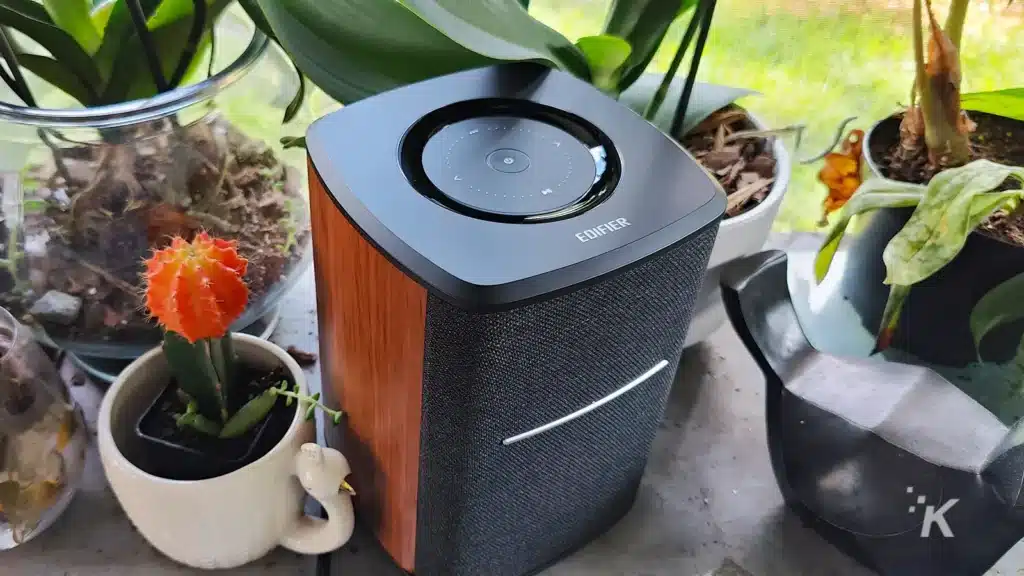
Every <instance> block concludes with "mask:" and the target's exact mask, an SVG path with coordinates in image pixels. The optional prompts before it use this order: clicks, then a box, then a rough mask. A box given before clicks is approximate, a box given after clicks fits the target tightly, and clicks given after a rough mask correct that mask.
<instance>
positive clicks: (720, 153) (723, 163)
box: [701, 146, 740, 172]
mask: <svg viewBox="0 0 1024 576" xmlns="http://www.w3.org/2000/svg"><path fill="white" fill-rule="evenodd" d="M739 159H740V149H739V148H738V147H736V146H729V147H726V148H722V149H721V150H712V151H710V152H708V153H707V154H706V155H704V157H703V158H702V159H701V160H703V162H704V165H705V166H707V167H708V168H709V169H710V170H713V171H716V172H717V171H719V170H725V169H726V168H730V167H732V165H733V164H735V163H736V162H738V161H739Z"/></svg>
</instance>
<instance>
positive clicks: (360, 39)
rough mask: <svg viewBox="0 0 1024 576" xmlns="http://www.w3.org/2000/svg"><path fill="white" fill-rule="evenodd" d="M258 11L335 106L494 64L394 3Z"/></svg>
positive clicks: (292, 2)
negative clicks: (333, 101) (406, 85)
mask: <svg viewBox="0 0 1024 576" xmlns="http://www.w3.org/2000/svg"><path fill="white" fill-rule="evenodd" d="M259 6H260V8H262V10H263V14H264V16H266V20H267V22H268V23H269V24H270V26H272V27H273V31H274V34H275V35H276V37H277V39H278V41H279V42H280V43H281V46H283V47H284V49H285V50H286V51H287V52H288V53H289V55H291V57H292V60H293V61H294V62H295V64H296V65H297V66H298V68H299V70H301V71H302V73H303V74H305V75H306V77H307V78H308V79H309V80H310V81H312V82H313V83H314V84H316V85H317V86H318V87H320V88H321V89H322V90H323V91H324V92H326V93H327V95H328V96H330V97H332V98H334V99H335V100H337V101H338V102H340V103H342V104H349V103H351V102H354V101H356V100H360V99H362V98H366V97H367V96H372V95H374V94H378V93H380V92H384V91H386V90H390V89H392V88H397V87H399V86H403V85H405V84H410V83H413V82H418V81H421V80H426V79H428V78H433V77H436V76H441V75H444V74H449V73H453V72H458V71H461V70H466V69H470V68H476V67H480V66H486V65H488V64H493V63H494V62H495V61H494V59H492V58H488V57H486V56H484V55H482V54H478V53H476V52H474V51H472V50H470V49H468V48H466V47H464V46H462V45H461V44H459V43H458V42H456V41H455V40H452V39H451V38H449V37H448V36H446V35H445V34H444V33H442V32H441V31H439V30H438V29H436V28H435V27H433V26H431V25H430V24H429V23H428V22H426V21H425V20H424V19H423V18H420V17H419V16H418V15H417V13H416V12H414V11H412V9H410V8H408V7H406V6H405V5H404V4H402V3H401V2H398V1H396V0H383V1H382V0H333V1H331V2H324V1H322V0H259ZM517 9H519V10H520V11H521V10H522V8H517Z"/></svg>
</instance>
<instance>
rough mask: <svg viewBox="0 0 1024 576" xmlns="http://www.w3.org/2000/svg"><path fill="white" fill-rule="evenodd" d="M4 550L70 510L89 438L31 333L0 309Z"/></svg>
mask: <svg viewBox="0 0 1024 576" xmlns="http://www.w3.org/2000/svg"><path fill="white" fill-rule="evenodd" d="M0 354H2V355H0V550H6V549H9V548H13V547H15V546H17V545H19V544H22V543H24V542H27V541H29V540H31V539H32V538H33V537H35V536H36V535H37V534H39V533H40V532H42V531H43V530H45V529H46V528H47V527H48V526H49V525H50V524H52V523H53V521H54V520H56V519H57V517H58V516H60V514H61V512H63V511H64V509H65V508H66V507H67V505H68V503H70V501H71V498H72V496H73V495H74V493H75V490H76V489H77V488H78V484H79V482H80V480H81V477H82V471H83V469H84V467H85V458H86V448H87V444H88V432H87V430H86V427H85V421H84V418H83V417H82V411H81V410H80V409H79V408H77V407H76V405H75V403H74V401H73V400H72V399H71V396H70V394H69V392H68V389H67V387H66V386H65V385H64V382H63V381H62V380H61V378H60V375H59V374H58V372H57V368H56V367H55V366H54V364H53V362H52V361H51V360H50V358H49V357H48V356H47V355H46V353H45V352H43V349H42V348H41V347H40V346H39V343H38V342H36V340H35V339H34V338H33V335H32V333H31V331H30V330H28V329H27V328H26V327H25V326H23V325H21V324H20V323H19V322H18V321H17V320H16V319H15V318H14V317H13V316H11V314H10V313H9V312H8V311H7V310H3V309H0Z"/></svg>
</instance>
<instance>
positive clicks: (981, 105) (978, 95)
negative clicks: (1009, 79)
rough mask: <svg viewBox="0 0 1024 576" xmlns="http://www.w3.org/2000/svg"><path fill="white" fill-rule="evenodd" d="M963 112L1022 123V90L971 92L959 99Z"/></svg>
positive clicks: (1023, 92) (1023, 98)
mask: <svg viewBox="0 0 1024 576" xmlns="http://www.w3.org/2000/svg"><path fill="white" fill-rule="evenodd" d="M960 105H961V106H962V107H963V109H964V110H974V111H977V112H985V113H988V114H994V115H996V116H1002V117H1003V118H1012V119H1014V120H1021V121H1024V88H1010V89H1007V90H994V91H992V92H971V93H968V94H964V95H963V96H961V97H960Z"/></svg>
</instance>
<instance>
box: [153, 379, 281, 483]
mask: <svg viewBox="0 0 1024 576" xmlns="http://www.w3.org/2000/svg"><path fill="white" fill-rule="evenodd" d="M172 394H174V390H173V389H172V388H171V387H170V386H167V387H165V388H164V390H163V392H161V393H160V395H159V396H157V397H156V399H154V400H153V403H152V404H150V406H149V408H147V409H146V411H145V412H144V413H143V414H142V416H141V417H140V418H139V419H138V422H137V423H136V425H135V435H136V437H138V439H139V440H140V442H141V443H142V449H141V450H139V455H140V458H141V461H140V462H137V463H136V464H137V465H138V466H139V467H140V468H142V469H143V470H145V471H146V472H148V473H150V474H152V475H154V476H159V477H160V478H166V479H168V480H206V479H209V478H215V477H217V476H222V475H224V474H228V473H231V472H234V471H235V470H238V469H240V468H243V467H245V466H247V465H249V464H252V463H253V462H255V461H256V460H259V459H260V458H262V457H263V456H264V455H265V454H266V453H267V452H270V450H271V449H273V447H274V446H275V445H276V444H277V443H278V442H280V440H281V438H283V437H284V434H285V432H287V430H288V427H289V426H290V425H291V422H292V419H293V418H294V416H295V408H294V405H293V407H291V408H288V409H282V407H283V405H284V403H283V402H278V403H277V404H279V405H280V406H275V407H274V409H273V410H271V411H270V413H269V414H268V415H267V417H266V418H264V419H263V422H261V423H260V424H259V428H258V429H257V430H256V432H255V433H254V434H253V435H252V437H251V438H252V439H251V441H249V442H245V441H242V440H220V441H219V442H220V443H221V450H220V451H219V453H214V452H211V451H203V450H198V449H196V448H193V447H191V446H184V445H181V444H177V443H175V442H170V441H168V440H164V439H162V438H157V437H154V436H151V435H149V434H146V433H145V432H143V429H144V428H145V426H144V423H145V422H146V421H147V420H149V419H151V418H154V417H155V416H156V414H157V410H159V407H160V405H161V404H162V403H163V402H164V401H165V400H166V399H167V397H168V396H169V395H172Z"/></svg>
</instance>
